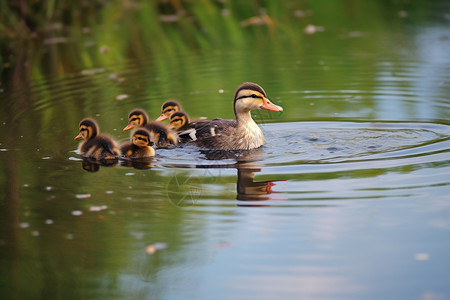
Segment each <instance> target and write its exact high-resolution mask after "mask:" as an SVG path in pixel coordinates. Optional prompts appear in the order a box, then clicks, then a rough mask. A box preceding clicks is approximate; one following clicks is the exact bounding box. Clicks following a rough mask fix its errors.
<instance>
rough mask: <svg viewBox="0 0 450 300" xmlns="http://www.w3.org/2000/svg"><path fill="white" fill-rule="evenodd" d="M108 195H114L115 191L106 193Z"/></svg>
mask: <svg viewBox="0 0 450 300" xmlns="http://www.w3.org/2000/svg"><path fill="white" fill-rule="evenodd" d="M106 193H107V194H108V195H111V194H114V191H106Z"/></svg>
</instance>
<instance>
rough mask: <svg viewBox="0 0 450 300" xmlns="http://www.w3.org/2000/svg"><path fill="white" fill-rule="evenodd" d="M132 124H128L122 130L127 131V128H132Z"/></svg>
mask: <svg viewBox="0 0 450 300" xmlns="http://www.w3.org/2000/svg"><path fill="white" fill-rule="evenodd" d="M133 127H134V126H133V124H131V123H130V124H128V125H127V126H126V127H125V128H124V129H123V131H124V132H125V131H128V130H130V129H131V128H133Z"/></svg>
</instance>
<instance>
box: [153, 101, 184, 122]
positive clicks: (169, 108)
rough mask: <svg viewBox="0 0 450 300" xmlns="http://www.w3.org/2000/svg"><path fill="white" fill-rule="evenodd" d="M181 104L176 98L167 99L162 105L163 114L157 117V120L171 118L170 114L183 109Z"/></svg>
mask: <svg viewBox="0 0 450 300" xmlns="http://www.w3.org/2000/svg"><path fill="white" fill-rule="evenodd" d="M181 110H182V109H181V104H180V103H178V101H176V100H167V101H166V102H164V103H163V104H162V106H161V115H160V116H159V117H158V118H157V119H156V121H163V120H165V119H168V118H170V116H171V115H172V114H173V113H175V112H177V111H181Z"/></svg>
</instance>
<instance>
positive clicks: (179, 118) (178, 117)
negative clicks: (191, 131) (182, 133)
mask: <svg viewBox="0 0 450 300" xmlns="http://www.w3.org/2000/svg"><path fill="white" fill-rule="evenodd" d="M186 124H189V116H188V115H187V114H186V113H185V112H184V111H177V112H175V113H173V114H172V115H171V116H170V124H169V127H170V128H172V129H175V130H180V128H182V127H183V126H185V125H186Z"/></svg>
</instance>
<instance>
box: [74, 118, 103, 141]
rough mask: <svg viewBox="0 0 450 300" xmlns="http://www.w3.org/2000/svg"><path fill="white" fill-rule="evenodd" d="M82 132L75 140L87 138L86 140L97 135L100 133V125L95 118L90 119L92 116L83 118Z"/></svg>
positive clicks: (81, 123)
mask: <svg viewBox="0 0 450 300" xmlns="http://www.w3.org/2000/svg"><path fill="white" fill-rule="evenodd" d="M79 127H80V133H79V134H78V135H77V136H76V137H75V138H74V140H78V139H81V138H83V139H85V140H89V139H91V138H93V137H95V136H97V134H98V131H99V130H98V125H97V122H95V120H93V119H90V118H86V119H83V120H81V122H80V125H79Z"/></svg>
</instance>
